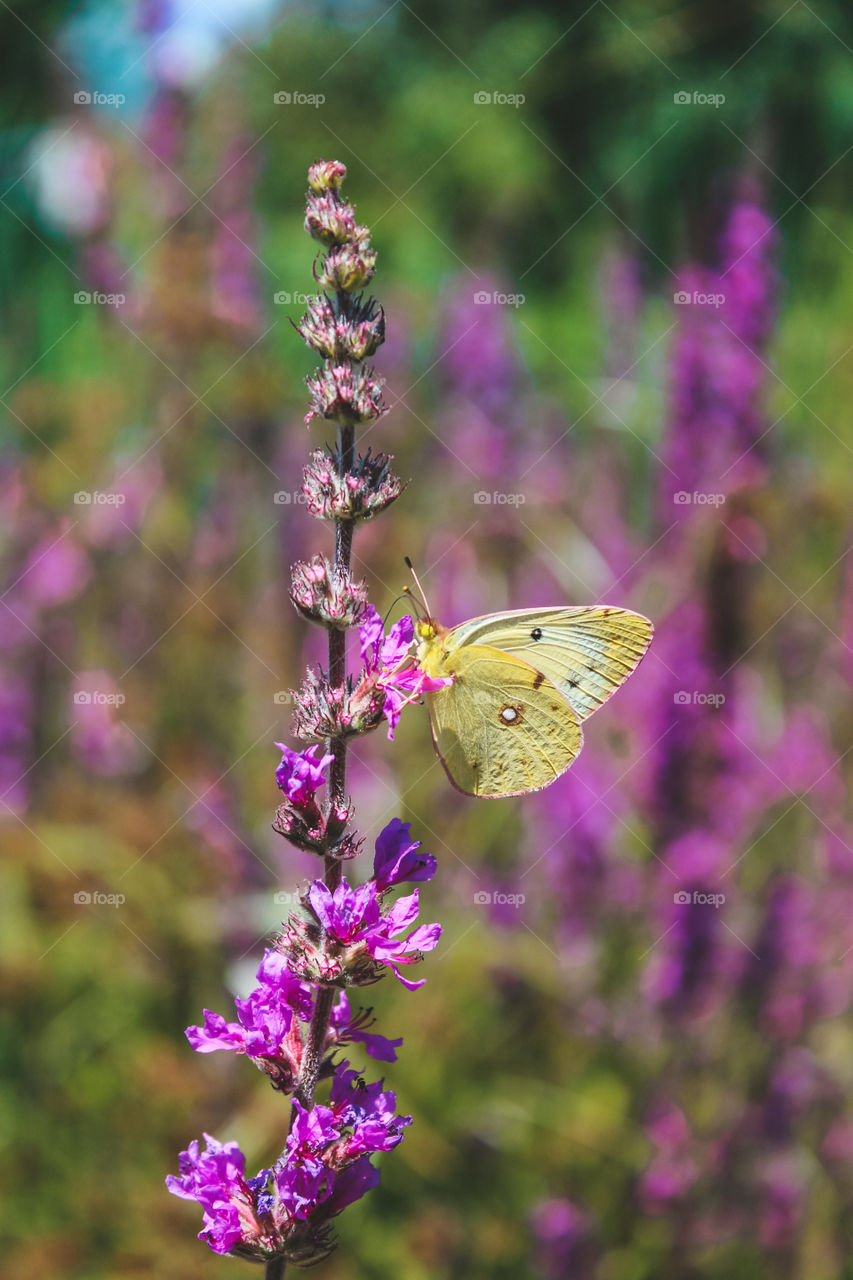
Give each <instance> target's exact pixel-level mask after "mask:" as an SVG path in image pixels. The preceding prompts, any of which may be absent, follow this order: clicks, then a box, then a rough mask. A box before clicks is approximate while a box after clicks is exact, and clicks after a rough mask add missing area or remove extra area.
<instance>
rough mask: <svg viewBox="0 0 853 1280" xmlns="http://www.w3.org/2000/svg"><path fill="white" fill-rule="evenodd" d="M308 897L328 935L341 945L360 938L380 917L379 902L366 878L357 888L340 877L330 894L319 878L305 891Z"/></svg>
mask: <svg viewBox="0 0 853 1280" xmlns="http://www.w3.org/2000/svg"><path fill="white" fill-rule="evenodd" d="M308 900H309V902H310V903H311V906H312V907H313V908H314V911H315V912H316V914H317V919H318V920H319V921H320V924H321V925H322V926H323V928H324V929H325V930H326V933H327V934H328V935H329V937H330V938H333V939H334V940H335V942H340V943H342V944H343V945H345V946H346V945H348V944H349V943H353V942H361V941H363V940H364V936H365V935H366V933H367V932H368V930H371V929H373V928H375V927H376V926H377V925H378V923H379V920H380V918H381V913H380V910H379V902H378V900H377V898H376V893H375V890H374V886H373V885H372V884H371V883H370V881H368V883H367V884H363V885H362V886H361V888H359V889H351V888H350V886H349V884H347V881H346V879H345V878H342V879H341V883H340V884H339V885H338V887H337V889H335V892H334V893H332V892H331V890H330V889H329V888H328V887H327V886H326V885H325V884H324V883H323V881H322V880H315V881H314V883H313V884H312V886H311V888H310V890H309V892H308Z"/></svg>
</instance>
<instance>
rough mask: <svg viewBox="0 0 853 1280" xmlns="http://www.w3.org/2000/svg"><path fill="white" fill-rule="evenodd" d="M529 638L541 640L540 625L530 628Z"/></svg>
mask: <svg viewBox="0 0 853 1280" xmlns="http://www.w3.org/2000/svg"><path fill="white" fill-rule="evenodd" d="M530 639H531V640H541V639H542V628H541V627H534V628H533V630H532V631H531V633H530Z"/></svg>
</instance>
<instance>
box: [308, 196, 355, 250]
mask: <svg viewBox="0 0 853 1280" xmlns="http://www.w3.org/2000/svg"><path fill="white" fill-rule="evenodd" d="M305 230H306V231H307V232H308V234H309V235H310V236H313V238H314V239H315V240H319V242H320V244H324V245H326V246H327V248H328V247H331V246H332V245H344V244H349V243H352V242H353V241H354V240H355V239H356V232H357V227H356V222H355V210H354V209H353V207H352V205H351V204H347V202H346V201H345V200H341V199H340V198H339V197H338V196H337V195H336V194H335V193H334V192H328V193H324V194H322V195H309V197H308V201H307V205H306V210H305Z"/></svg>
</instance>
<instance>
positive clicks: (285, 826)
mask: <svg viewBox="0 0 853 1280" xmlns="http://www.w3.org/2000/svg"><path fill="white" fill-rule="evenodd" d="M272 825H273V831H277V832H278V834H279V835H280V836H284V838H285V839H286V840H289V841H290V843H291V844H292V845H295V846H296V848H297V849H304V850H305V852H306V853H317V854H320V855H321V856H322V855H323V854H324V853H325V851H326V825H325V822H324V821H323V815H322V813H321V812H320V809H319V807H318V805H317V804H316V802H315V801H313V800H312V801H311V804H310V805H308V806H297V805H294V804H293V803H292V801H290V800H285V802H284V804H280V805H279V806H278V808H277V809H276V811H275V818H274V820H273V824H272Z"/></svg>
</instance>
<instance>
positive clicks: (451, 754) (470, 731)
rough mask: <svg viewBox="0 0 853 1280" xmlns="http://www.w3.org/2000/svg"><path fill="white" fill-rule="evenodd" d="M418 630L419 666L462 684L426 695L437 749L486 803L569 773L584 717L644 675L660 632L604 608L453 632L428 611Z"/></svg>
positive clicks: (501, 618) (525, 613) (517, 614)
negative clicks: (642, 667) (643, 664)
mask: <svg viewBox="0 0 853 1280" xmlns="http://www.w3.org/2000/svg"><path fill="white" fill-rule="evenodd" d="M421 594H423V593H421ZM425 607H426V606H425ZM415 629H416V633H417V635H418V637H419V639H420V644H419V648H418V665H419V666H420V667H421V669H422V670H423V671H425V672H426V674H427V675H429V676H440V677H444V678H447V677H450V679H451V680H452V683H451V684H448V685H445V686H444V687H443V688H440V689H438V690H436V691H434V692H432V693H427V694H425V697H426V703H427V709H428V711H429V718H430V727H431V729H432V737H433V742H434V743H435V749H436V753H437V754H438V757H439V759H440V760H441V763H442V764H443V765H444V768H445V772H446V773H447V776H448V777H449V778H450V781H451V782H452V783H453V785H454V786H455V787H456V788H457V790H459V791H462V792H464V793H465V794H466V795H469V796H479V797H482V798H484V799H487V798H488V799H490V798H493V797H497V796H521V795H526V794H527V793H528V792H529V791H541V790H542V788H543V787H547V786H548V785H549V784H550V783H552V782H554V780H555V779H556V778H559V777H560V775H561V774H562V773H565V771H566V770H567V769H568V767H569V765H570V764H572V762H573V761H574V760H575V758H576V756H577V755H578V752H579V751H580V749H581V747H582V745H583V733H582V731H581V721H582V720H585V719H586V717H587V716H589V715H591V714H592V712H593V711H597V710H598V708H599V707H600V706H601V705H602V703H604V702H606V701H607V699H608V698H609V697H610V695H611V694H612V693H615V691H616V690H617V689H618V688H619V686H620V685H621V684H624V682H625V681H626V680H627V679H628V677H629V676H630V675H631V673H632V672H633V671H635V670H636V668H637V666H638V665H639V663H640V661H641V659H642V657H643V655H644V654H645V652H646V650H647V649H648V647H649V644H650V642H651V638H652V633H653V631H654V628H653V626H652V624H651V622H649V620H648V618H644V617H643V616H642V614H639V613H632V612H631V611H630V610H629V609H614V608H610V607H606V606H600V605H595V606H591V607H588V608H570V607H566V606H560V605H557V606H555V607H553V608H549V609H520V610H517V611H512V610H511V611H509V612H507V613H493V614H488V615H487V616H485V617H482V618H472V619H471V621H470V622H463V623H462V624H461V625H460V626H458V627H453V628H451V629H448V628H446V627H442V626H441V625H440V624H439V623H437V622H436V621H435V620H434V619H433V618H431V617H430V616H429V612H428V611H427V613H426V616H425V617H423V618H419V619H418V621H417V623H416V626H415Z"/></svg>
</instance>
